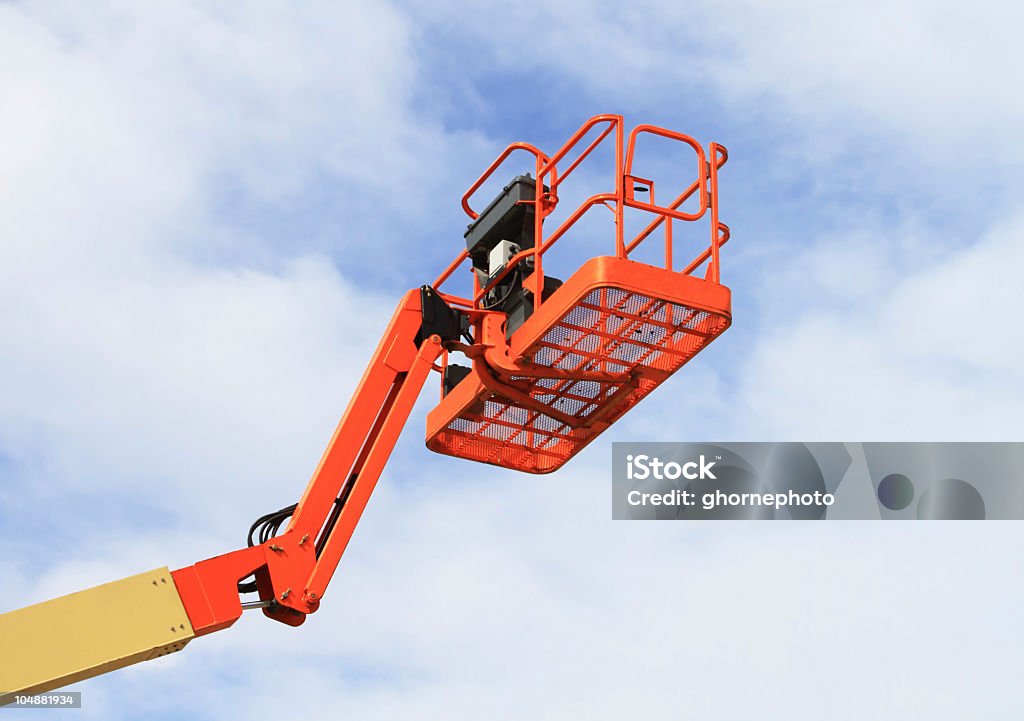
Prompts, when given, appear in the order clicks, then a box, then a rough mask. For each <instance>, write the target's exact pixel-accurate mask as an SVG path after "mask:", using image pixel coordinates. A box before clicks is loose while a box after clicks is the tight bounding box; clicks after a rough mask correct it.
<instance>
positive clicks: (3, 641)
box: [0, 567, 195, 706]
mask: <svg viewBox="0 0 1024 721" xmlns="http://www.w3.org/2000/svg"><path fill="white" fill-rule="evenodd" d="M194 637H195V634H194V633H193V631H192V625H191V624H190V623H189V621H188V616H187V615H186V614H185V607H184V606H182V604H181V598H179V596H178V591H177V589H176V588H175V586H174V581H173V580H172V579H171V572H170V571H168V570H167V568H166V567H164V568H158V569H156V570H153V571H147V572H146V573H140V574H139V575H137V576H129V577H128V578H123V579H121V580H120V581H114V582H113V583H105V584H103V585H102V586H96V587H95V588H90V589H88V590H85V591H79V592H78V593H72V594H69V595H67V596H61V597H60V598H55V599H53V600H52V601H44V602H43V603H37V604H36V605H34V606H28V607H26V608H21V609H18V610H17V611H11V612H10V613H4V614H0V706H3V705H4V704H7V703H10V702H11V701H12V700H13V698H14V695H15V694H31V693H41V692H43V691H49V690H51V689H55V688H58V687H60V686H66V685H67V684H69V683H75V682H76V681H81V680H83V679H86V678H91V677H92V676H97V675H99V674H101V673H106V672H108V671H113V670H114V669H118V668H122V667H124V666H129V665H131V664H133V663H139V662H140V661H148V660H149V659H151V658H156V657H157V656H164V655H166V654H168V653H173V652H174V651H180V650H181V649H182V648H184V647H185V644H186V643H188V642H189V641H191V640H192V639H193V638H194Z"/></svg>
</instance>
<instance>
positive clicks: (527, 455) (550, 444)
mask: <svg viewBox="0 0 1024 721" xmlns="http://www.w3.org/2000/svg"><path fill="white" fill-rule="evenodd" d="M652 138H656V139H658V142H660V143H671V144H675V145H678V147H680V148H682V149H683V150H685V152H686V153H687V154H688V155H689V154H690V152H691V151H692V155H693V158H694V160H693V164H692V166H690V167H691V168H692V170H686V169H684V168H680V169H679V171H680V173H681V175H682V177H683V181H682V182H681V183H679V188H680V192H679V193H678V194H677V195H675V196H674V197H673V198H672V199H671V200H670V201H669V202H667V203H664V204H658V203H657V202H655V197H654V196H655V192H654V191H655V187H654V185H655V182H654V180H652V179H651V178H647V177H642V176H640V175H638V174H637V173H636V172H634V165H636V155H637V152H636V151H637V147H638V144H639V143H640V142H645V141H647V140H650V139H652ZM513 153H527V154H529V155H531V156H532V157H533V161H532V165H533V168H532V171H533V172H532V174H526V175H519V176H516V177H515V178H513V179H512V181H511V182H510V183H508V184H507V185H506V186H504V188H503V189H502V190H501V192H500V193H498V194H497V196H496V197H495V198H494V200H493V201H492V202H491V203H490V204H489V205H488V206H487V207H486V208H485V209H484V210H482V211H481V212H479V213H478V212H477V211H475V210H474V209H473V207H472V205H471V201H472V200H473V197H474V194H476V192H477V191H478V190H479V189H480V188H481V187H482V186H483V185H484V184H485V183H487V181H489V180H492V179H493V178H494V176H495V173H496V171H498V170H499V168H501V167H503V166H504V165H505V163H506V161H507V159H508V158H509V157H510V156H511V155H512V154H513ZM600 153H604V154H606V155H607V156H608V157H613V161H612V162H613V163H614V169H613V172H612V180H611V182H609V183H608V185H607V187H606V188H604V192H599V193H596V194H593V195H590V196H588V197H586V198H585V199H584V200H582V202H580V203H579V204H578V205H577V206H576V207H575V208H574V209H572V210H571V212H564V213H562V215H564V217H561V216H559V217H558V222H557V224H556V223H555V222H553V218H555V211H556V208H557V207H558V205H559V193H560V192H561V191H562V190H563V188H564V187H566V186H564V185H563V184H564V183H565V181H566V180H567V179H568V178H569V177H571V176H572V174H573V173H574V171H576V170H577V168H579V167H580V165H581V163H583V161H584V160H585V159H587V158H596V157H598V156H599V155H600ZM727 158H728V155H727V152H726V150H725V148H724V147H723V146H721V145H718V144H717V143H711V145H710V148H709V152H707V153H705V150H704V148H703V146H702V145H701V144H699V143H698V142H696V141H695V140H694V139H693V138H691V137H689V136H687V135H683V134H681V133H678V132H674V131H670V130H666V129H663V128H659V127H655V126H652V125H639V126H636V127H634V128H632V130H631V131H630V132H629V134H628V136H627V135H626V129H625V125H624V121H623V118H622V116H619V115H599V116H596V117H594V118H591V119H590V120H588V121H587V122H586V123H584V124H583V126H581V127H580V129H579V130H577V131H576V133H574V134H573V136H572V137H571V138H570V139H569V140H568V141H567V142H566V143H565V144H564V145H563V146H562V147H561V148H560V149H559V150H558V151H557V152H555V153H554V154H553V155H550V156H549V155H547V154H545V153H543V152H541V151H540V150H538V149H537V148H536V147H534V146H533V145H530V144H528V143H514V144H512V145H510V146H508V148H507V149H506V150H505V151H504V152H503V153H502V154H501V155H499V156H498V158H497V159H496V160H495V161H494V163H492V164H491V166H490V167H489V168H488V169H487V170H486V171H485V172H484V173H483V175H481V176H480V178H479V179H478V180H477V181H476V182H475V183H473V185H472V186H471V187H470V188H469V190H468V191H467V192H466V194H465V195H464V196H463V198H462V207H463V209H464V210H465V212H466V213H467V215H468V216H469V217H470V219H471V221H472V222H471V223H470V225H469V227H468V229H467V230H466V233H465V239H466V248H465V249H464V250H463V251H462V252H461V253H459V254H458V256H457V257H456V258H455V260H454V261H453V262H452V263H451V265H450V266H449V267H448V268H447V269H446V270H445V271H444V272H443V273H442V274H441V275H440V277H438V278H437V279H436V280H435V281H434V282H433V283H432V284H431V285H424V286H422V287H420V288H418V289H415V290H411V291H409V292H408V293H407V294H406V295H405V296H404V297H403V298H402V300H401V302H400V303H399V304H398V309H397V310H396V311H395V314H394V316H393V317H392V319H391V322H390V324H389V325H388V327H387V330H386V331H385V332H384V335H383V338H382V339H381V341H380V344H379V345H378V347H377V350H376V352H375V353H374V355H373V357H372V359H371V360H370V363H369V366H368V367H367V369H366V372H365V373H364V375H363V378H362V380H361V382H360V383H359V386H358V388H357V389H356V391H355V394H354V396H353V398H352V400H351V401H350V403H349V406H348V408H347V409H346V411H345V413H344V415H343V416H342V419H341V422H340V423H339V425H338V427H337V429H336V431H335V433H334V436H333V437H332V438H331V440H330V443H329V444H328V446H327V450H326V451H325V452H324V455H323V457H322V458H321V460H320V464H319V465H318V466H317V468H316V471H315V472H314V473H313V477H312V479H311V480H310V482H309V485H308V486H307V487H306V490H305V493H303V495H302V497H301V499H300V500H299V502H298V503H296V504H294V505H292V506H288V507H286V508H282V509H281V510H279V511H276V512H274V513H269V514H267V515H265V516H263V517H261V518H259V519H258V520H257V521H256V522H255V523H254V524H253V526H252V528H250V531H249V539H248V545H247V547H245V548H242V549H240V550H236V551H231V552H229V553H225V554H223V555H220V556H215V557H213V558H210V559H207V560H205V561H200V562H198V563H196V564H194V565H191V566H186V567H185V568H179V569H177V570H174V571H170V570H168V569H167V568H160V569H156V570H153V571H149V572H147V573H143V574H140V575H137V576H132V577H129V578H126V579H122V580H120V581H115V582H113V583H109V584H105V585H102V586H98V587H96V588H92V589H88V590H85V591H81V592H78V593H73V594H70V595H68V596H63V597H61V598H57V599H54V600H51V601H45V602H43V603H40V604H36V605H34V606H29V607H26V608H22V609H20V610H15V611H10V612H8V613H4V614H0V648H2V654H0V704H3V703H9V702H10V701H11V700H12V699H13V698H14V697H15V695H16V694H17V695H21V694H31V693H38V692H41V691H47V690H51V689H54V688H57V687H60V686H63V685H66V684H69V683H73V682H75V681H78V680H82V679H85V678H89V677H91V676H95V675H97V674H100V673H104V672H106V671H110V670H113V669H116V668H120V667H123V666H127V665H129V664H132V663H137V662H139V661H145V660H148V659H151V658H155V657H158V656H162V655H165V654H168V653H171V652H174V651H178V650H180V649H182V648H183V647H184V646H185V645H186V644H187V643H188V642H189V641H191V640H192V639H193V638H195V637H198V636H204V635H206V634H209V633H212V632H214V631H219V630H221V629H224V628H227V627H228V626H230V625H232V624H233V623H234V622H235V621H236V620H238V618H239V617H240V616H241V614H242V612H243V610H244V609H250V608H260V609H262V611H263V613H264V614H265V615H266V616H268V617H269V618H272V619H274V620H276V621H280V622H282V623H285V624H288V625H291V626H298V625H300V624H302V623H303V622H304V621H305V620H306V617H307V616H308V615H309V614H311V613H314V612H315V611H316V610H317V609H318V608H319V606H320V603H321V602H322V600H323V597H324V594H325V593H326V591H327V585H328V583H329V582H330V580H331V577H332V575H333V574H334V572H335V570H336V569H337V566H338V563H339V561H340V559H341V556H342V554H343V553H344V552H345V548H346V547H347V546H348V543H349V541H350V540H351V538H352V533H353V531H354V530H355V527H356V524H357V523H358V521H359V518H360V516H361V515H362V513H363V510H364V509H365V507H366V504H367V501H368V500H369V498H370V494H371V493H372V492H373V489H374V486H375V485H376V483H377V480H378V479H379V478H380V475H381V472H382V471H383V469H384V465H385V463H386V462H387V460H388V457H389V456H390V454H391V452H392V450H393V448H394V446H395V443H396V441H397V440H398V437H399V434H400V433H401V431H402V428H403V426H404V425H405V423H406V421H407V420H408V418H409V414H410V412H411V411H412V407H413V404H414V403H415V401H416V399H417V397H418V395H419V393H420V390H421V389H422V387H423V385H424V383H425V382H426V381H427V378H428V376H429V375H430V374H431V373H432V372H437V373H438V374H439V375H440V380H441V399H440V402H439V403H438V404H437V406H436V407H435V408H434V409H433V410H432V411H431V412H430V413H429V414H428V416H427V433H426V445H427V447H428V448H430V449H431V450H433V451H436V452H438V453H444V454H447V455H451V456H455V457H458V458H466V459H469V460H474V461H479V462H483V463H490V464H494V465H499V466H504V467H506V468H511V469H515V470H519V471H526V472H529V473H549V472H551V471H554V470H557V469H558V468H560V467H561V466H562V465H563V464H565V463H566V462H567V461H568V460H569V459H570V458H572V457H573V456H574V455H575V454H576V453H578V452H579V451H580V450H581V449H582V448H583V447H584V446H586V445H587V444H588V443H590V442H591V441H592V440H593V439H594V438H596V437H597V436H598V435H599V434H600V433H601V432H602V431H604V430H605V429H606V428H608V427H609V426H610V425H611V424H612V423H614V422H615V421H616V420H618V419H619V418H620V417H622V415H623V414H624V413H625V412H626V411H628V410H629V409H630V408H632V407H633V406H634V405H636V404H637V403H638V402H639V401H640V400H641V399H643V398H644V397H645V396H646V395H647V394H648V393H650V392H651V391H652V390H654V389H655V388H656V387H657V386H658V385H660V384H661V383H663V382H664V381H665V380H666V379H667V378H668V377H669V376H670V375H672V374H673V373H674V372H675V371H677V370H678V369H679V368H680V367H682V366H683V365H684V364H685V363H686V362H687V361H689V360H690V359H691V358H693V357H694V356H695V355H696V354H697V353H699V352H700V351H701V350H703V349H704V347H705V346H707V345H708V344H709V343H710V342H711V341H713V340H714V339H715V338H716V337H718V336H719V335H720V334H721V333H722V332H724V331H725V330H726V328H728V327H729V324H730V322H731V317H732V316H731V304H730V292H729V289H728V288H726V287H725V286H724V285H722V284H721V282H720V272H719V250H720V248H721V246H722V245H723V244H725V243H726V241H727V240H728V239H729V229H728V227H727V226H726V225H725V224H724V223H722V222H721V221H720V220H719V217H718V171H719V169H720V168H721V167H722V165H723V164H724V163H725V162H726V160H727ZM588 168H589V165H588ZM691 181H692V182H691ZM659 182H660V181H659ZM687 183H688V184H687ZM684 186H685V187H684ZM673 190H674V188H673ZM595 208H604V209H605V210H606V211H610V214H611V222H610V223H608V224H607V227H608V231H607V233H606V235H607V238H606V241H607V242H606V243H605V244H603V245H602V246H601V248H602V250H603V251H604V252H605V253H607V254H606V255H596V256H594V257H591V258H590V259H589V260H586V261H585V262H583V263H582V265H581V266H580V267H579V268H577V269H576V270H575V272H573V273H571V274H570V275H569V276H568V277H567V278H566V279H565V281H564V282H562V281H560V280H558V279H556V278H554V277H553V276H550V275H548V274H547V272H546V267H545V257H546V256H548V254H549V252H550V251H551V249H552V248H553V247H554V246H555V245H556V243H557V242H558V241H559V240H560V239H562V238H563V237H565V236H566V235H568V234H570V233H571V232H572V231H573V230H576V231H579V230H580V229H581V228H583V227H584V226H583V224H582V223H581V219H583V218H584V216H586V215H587V213H588V211H590V210H591V209H595ZM627 210H628V211H629V212H630V213H631V214H634V215H638V216H639V217H641V218H642V219H643V222H642V223H641V226H640V230H639V232H638V233H637V234H636V235H635V236H633V235H632V234H630V237H628V238H627V233H626V225H627V223H626V212H627ZM563 211H565V208H563ZM702 219H708V220H709V226H710V233H709V235H710V240H709V241H708V243H707V244H706V245H704V244H703V243H702V244H701V245H700V250H699V251H698V252H696V253H695V254H689V255H687V256H686V258H685V262H683V263H680V264H676V263H674V260H673V254H674V248H675V246H676V245H678V244H679V243H678V242H677V241H678V239H677V238H676V239H674V238H673V226H674V224H679V223H692V222H694V221H699V220H702ZM545 221H548V222H547V224H546V223H545ZM550 226H554V227H550ZM587 227H588V228H589V226H587ZM678 227H679V226H678V225H676V228H677V230H678ZM656 232H657V233H658V234H659V235H660V236H662V237H663V253H660V254H659V255H660V256H661V258H660V260H659V263H658V264H657V265H655V264H652V263H650V262H641V261H640V260H638V259H636V258H635V256H636V255H638V254H639V253H638V252H637V251H638V248H639V246H640V245H641V244H642V243H643V242H644V241H645V240H647V239H648V238H650V237H651V236H653V235H654V234H655V233H656ZM587 234H588V238H587V243H588V247H595V248H596V247H598V245H599V241H600V240H601V239H600V238H592V237H589V235H592V232H591V231H590V230H587ZM676 255H678V253H676ZM677 268H678V269H677ZM467 271H468V272H467ZM457 272H462V273H464V275H463V277H465V278H466V281H467V285H468V286H470V287H471V288H472V290H471V293H469V294H468V295H467V296H465V297H462V296H458V295H455V294H453V293H451V292H449V291H448V290H446V289H445V286H446V283H447V282H448V281H449V280H450V279H452V278H453V277H454V276H455V275H456V273H457ZM458 356H462V357H464V358H465V359H466V363H467V365H461V364H459V363H456V362H454V360H453V358H454V359H457V357H458ZM285 522H287V526H285V528H284V530H283V531H281V526H282V525H283V524H285ZM253 594H255V597H254V598H253ZM247 597H249V598H253V600H249V601H246V600H244V599H246V598H247Z"/></svg>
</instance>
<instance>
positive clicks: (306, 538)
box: [299, 533, 309, 546]
mask: <svg viewBox="0 0 1024 721" xmlns="http://www.w3.org/2000/svg"><path fill="white" fill-rule="evenodd" d="M308 540H309V534H308V533H307V534H306V535H304V536H303V537H302V538H300V539H299V545H300V546H302V545H304V544H305V543H306V541H308Z"/></svg>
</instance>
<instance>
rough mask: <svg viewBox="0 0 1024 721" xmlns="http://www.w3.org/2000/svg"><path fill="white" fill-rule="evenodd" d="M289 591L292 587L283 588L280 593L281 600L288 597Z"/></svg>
mask: <svg viewBox="0 0 1024 721" xmlns="http://www.w3.org/2000/svg"><path fill="white" fill-rule="evenodd" d="M291 592H292V589H290V588H286V589H285V590H284V593H282V594H281V600H282V601H283V600H285V599H286V598H288V595H289V594H290V593H291Z"/></svg>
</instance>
